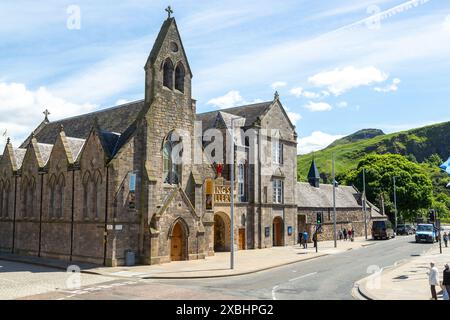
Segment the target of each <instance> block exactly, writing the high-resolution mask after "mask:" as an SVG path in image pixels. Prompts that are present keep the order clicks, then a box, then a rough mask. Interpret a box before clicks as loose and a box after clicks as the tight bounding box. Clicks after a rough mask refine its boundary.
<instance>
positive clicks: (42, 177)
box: [38, 173, 44, 257]
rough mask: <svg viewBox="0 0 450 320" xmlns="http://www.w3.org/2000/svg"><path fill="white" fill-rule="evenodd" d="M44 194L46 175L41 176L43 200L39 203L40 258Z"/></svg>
mask: <svg viewBox="0 0 450 320" xmlns="http://www.w3.org/2000/svg"><path fill="white" fill-rule="evenodd" d="M43 194H44V174H43V173H42V174H41V200H40V203H39V249H38V257H40V256H41V244H42V200H43Z"/></svg>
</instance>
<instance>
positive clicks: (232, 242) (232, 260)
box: [230, 117, 242, 269]
mask: <svg viewBox="0 0 450 320" xmlns="http://www.w3.org/2000/svg"><path fill="white" fill-rule="evenodd" d="M238 119H242V118H241V117H234V118H231V161H232V162H231V163H232V165H231V172H230V181H231V199H230V206H231V208H230V220H231V228H230V229H231V231H230V232H231V234H230V269H234V145H235V143H234V121H235V120H238Z"/></svg>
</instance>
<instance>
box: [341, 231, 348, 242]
mask: <svg viewBox="0 0 450 320" xmlns="http://www.w3.org/2000/svg"><path fill="white" fill-rule="evenodd" d="M342 233H343V234H344V241H347V229H345V228H344V231H342Z"/></svg>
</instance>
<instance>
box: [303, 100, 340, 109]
mask: <svg viewBox="0 0 450 320" xmlns="http://www.w3.org/2000/svg"><path fill="white" fill-rule="evenodd" d="M304 107H305V108H306V109H308V110H309V111H312V112H320V111H330V110H331V109H333V107H332V106H331V105H330V104H328V103H326V102H312V101H310V102H309V103H308V104H306V105H305V106H304Z"/></svg>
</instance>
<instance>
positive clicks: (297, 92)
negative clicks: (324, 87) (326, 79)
mask: <svg viewBox="0 0 450 320" xmlns="http://www.w3.org/2000/svg"><path fill="white" fill-rule="evenodd" d="M289 92H290V93H291V94H292V95H294V96H296V97H297V98H299V97H305V98H307V99H319V98H320V97H321V95H320V94H319V93H316V92H311V91H306V90H304V89H303V88H302V87H297V88H292V89H291V90H290V91H289Z"/></svg>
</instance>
